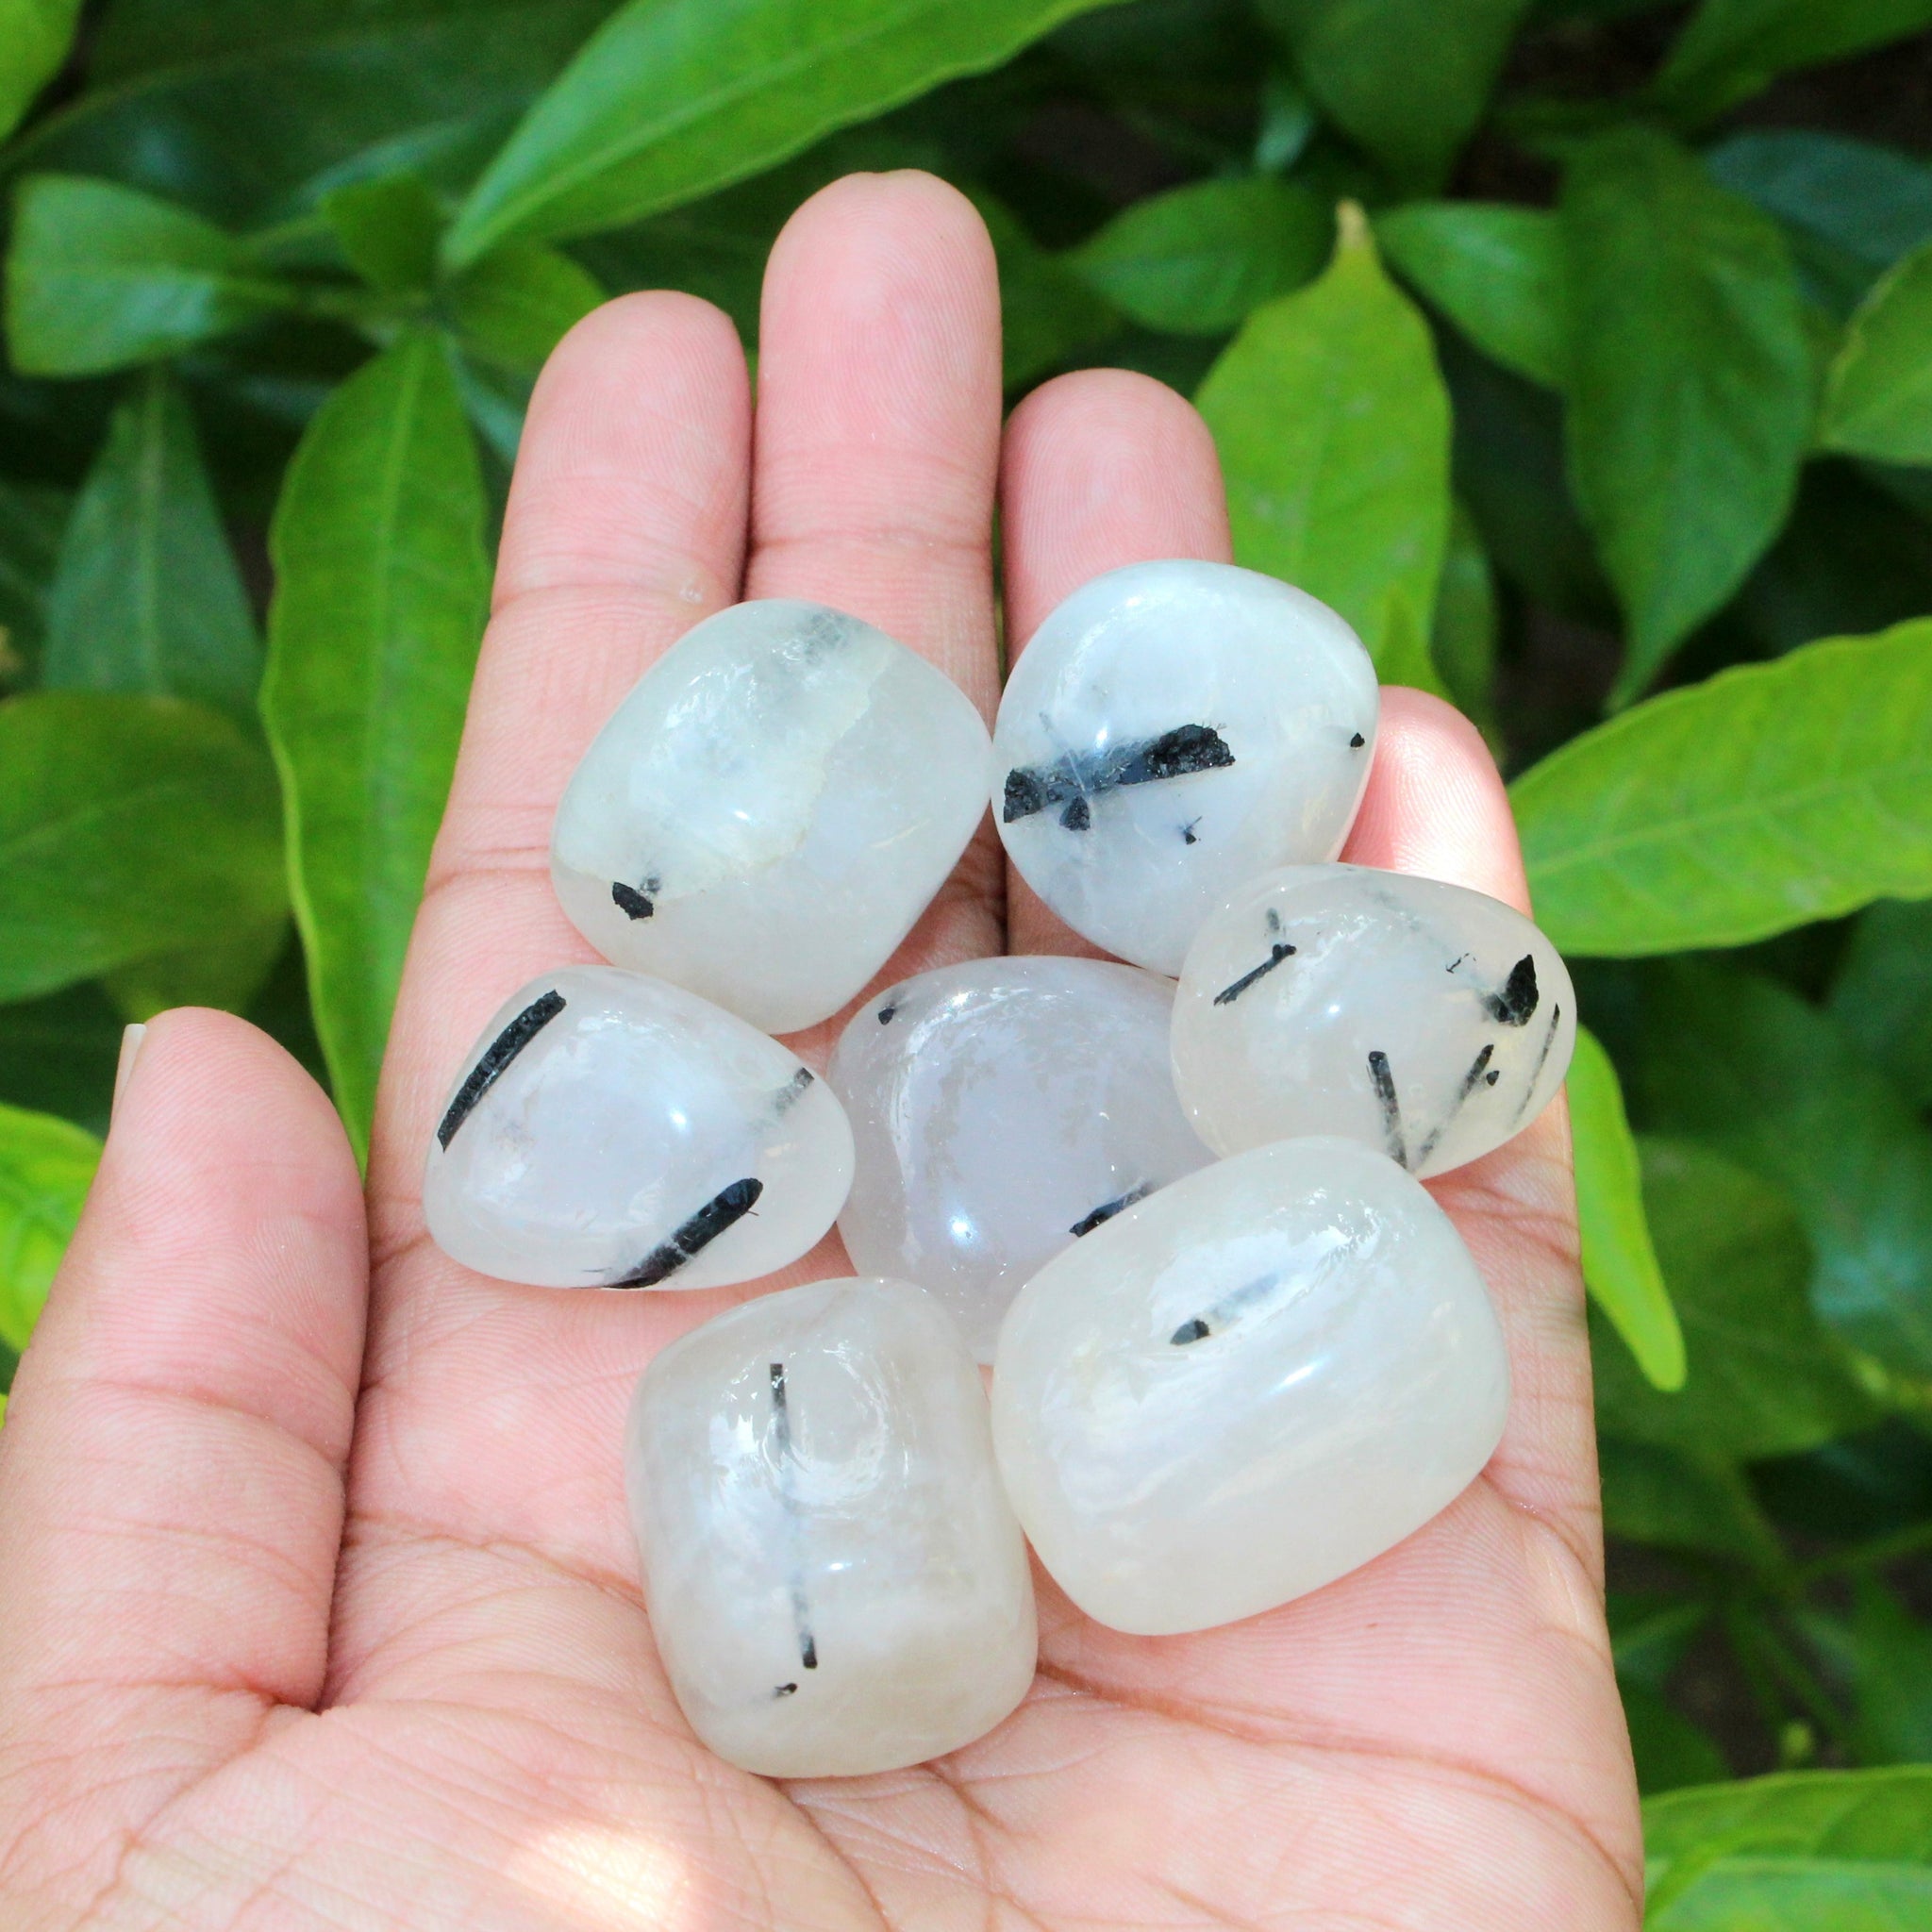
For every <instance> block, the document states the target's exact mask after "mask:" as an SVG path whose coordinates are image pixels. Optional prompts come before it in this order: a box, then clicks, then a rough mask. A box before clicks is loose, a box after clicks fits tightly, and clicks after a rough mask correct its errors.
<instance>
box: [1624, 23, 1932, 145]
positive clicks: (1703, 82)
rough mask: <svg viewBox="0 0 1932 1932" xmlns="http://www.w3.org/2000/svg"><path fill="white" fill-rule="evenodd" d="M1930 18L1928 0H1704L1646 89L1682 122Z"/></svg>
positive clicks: (1711, 112) (1718, 110) (1902, 33)
mask: <svg viewBox="0 0 1932 1932" xmlns="http://www.w3.org/2000/svg"><path fill="white" fill-rule="evenodd" d="M1928 23H1932V0H1829V4H1827V5H1820V4H1819V0H1704V4H1703V5H1702V6H1701V7H1699V8H1698V9H1697V11H1696V12H1695V13H1694V14H1692V15H1691V21H1690V24H1689V25H1687V26H1686V27H1685V28H1684V31H1683V32H1682V33H1681V34H1679V35H1678V37H1677V39H1676V42H1675V43H1674V45H1673V46H1672V48H1671V52H1670V58H1668V59H1667V60H1666V61H1665V62H1664V64H1663V67H1662V69H1661V70H1660V71H1659V72H1658V75H1657V80H1656V83H1655V85H1654V87H1653V90H1652V92H1654V93H1655V95H1656V96H1657V99H1658V100H1659V101H1661V102H1662V103H1663V104H1665V105H1666V106H1668V107H1669V108H1671V109H1672V110H1673V111H1674V113H1676V114H1678V115H1680V116H1682V117H1684V118H1685V119H1688V120H1693V121H1703V120H1708V119H1709V118H1710V117H1711V116H1712V115H1714V114H1721V113H1723V112H1724V109H1725V108H1732V107H1736V106H1737V104H1738V103H1739V102H1740V101H1743V100H1748V99H1749V98H1750V97H1751V96H1752V95H1753V94H1755V93H1758V92H1761V91H1762V90H1763V89H1765V88H1767V87H1769V86H1770V85H1771V83H1772V82H1773V81H1774V80H1775V79H1776V78H1777V76H1778V75H1780V74H1785V73H1789V72H1790V70H1791V69H1792V68H1796V67H1815V66H1817V65H1819V64H1820V63H1822V62H1824V61H1826V60H1841V59H1843V58H1845V57H1846V56H1847V55H1850V54H1860V53H1863V52H1864V50H1865V49H1866V48H1867V47H1877V46H1883V45H1884V43H1885V42H1887V41H1895V40H1898V39H1901V38H1902V37H1903V36H1905V35H1907V34H1911V33H1916V32H1918V30H1919V29H1920V28H1921V27H1922V26H1924V25H1927V24H1928Z"/></svg>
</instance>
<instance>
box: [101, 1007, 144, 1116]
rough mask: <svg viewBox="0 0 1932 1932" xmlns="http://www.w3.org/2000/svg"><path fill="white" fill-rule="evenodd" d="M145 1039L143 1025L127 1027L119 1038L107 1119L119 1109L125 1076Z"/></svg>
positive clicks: (132, 1067)
mask: <svg viewBox="0 0 1932 1932" xmlns="http://www.w3.org/2000/svg"><path fill="white" fill-rule="evenodd" d="M146 1038H147V1027H146V1025H145V1024H139V1023H138V1024H135V1025H132V1026H129V1027H128V1028H127V1029H126V1030H125V1032H124V1033H123V1034H122V1036H121V1058H120V1060H119V1062H118V1063H117V1064H116V1066H115V1068H114V1105H113V1108H111V1109H110V1111H109V1119H111V1118H112V1116H113V1114H114V1113H118V1112H119V1111H120V1108H121V1096H122V1094H123V1093H124V1092H125V1091H126V1090H127V1076H128V1074H131V1073H133V1071H134V1058H135V1056H136V1055H137V1054H138V1053H140V1051H141V1042H142V1041H143V1040H145V1039H146Z"/></svg>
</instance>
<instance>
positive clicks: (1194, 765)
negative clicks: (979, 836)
mask: <svg viewBox="0 0 1932 1932" xmlns="http://www.w3.org/2000/svg"><path fill="white" fill-rule="evenodd" d="M1233 763H1234V753H1233V752H1232V751H1230V750H1229V749H1228V745H1227V741H1226V740H1225V739H1224V738H1223V737H1222V735H1221V733H1220V732H1218V731H1217V730H1215V728H1214V727H1213V726H1212V725H1211V724H1176V725H1175V726H1174V729H1173V730H1172V731H1163V732H1162V733H1161V734H1160V735H1159V737H1158V738H1143V739H1140V740H1137V741H1134V742H1131V743H1128V744H1118V745H1113V746H1110V747H1109V748H1108V750H1106V751H1083V752H1068V753H1066V754H1065V755H1064V756H1062V757H1060V758H1055V759H1054V760H1053V762H1052V763H1051V764H1045V765H1015V766H1014V767H1013V769H1012V770H1011V771H1010V772H1008V774H1007V793H1006V804H1005V807H1004V809H1003V811H1002V814H1001V815H1002V817H1003V818H1004V819H1005V821H1006V823H1007V824H1009V825H1010V824H1012V823H1013V821H1014V820H1015V819H1024V818H1031V817H1032V816H1033V814H1034V813H1035V812H1037V811H1046V810H1048V809H1050V808H1052V807H1054V806H1060V807H1062V808H1063V809H1062V811H1061V812H1060V824H1062V825H1064V826H1065V827H1066V828H1067V830H1068V831H1070V832H1084V831H1086V830H1087V829H1088V828H1089V827H1090V826H1091V824H1092V823H1093V808H1092V803H1091V801H1092V800H1094V799H1095V798H1098V797H1099V796H1100V795H1101V793H1103V792H1106V791H1115V790H1117V789H1118V788H1119V787H1121V786H1123V785H1152V784H1157V783H1158V781H1159V780H1161V779H1162V778H1185V777H1189V776H1191V774H1193V773H1195V772H1216V771H1220V770H1222V769H1223V768H1224V767H1225V766H1228V765H1231V764H1233Z"/></svg>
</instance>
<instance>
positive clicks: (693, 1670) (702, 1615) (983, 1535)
mask: <svg viewBox="0 0 1932 1932" xmlns="http://www.w3.org/2000/svg"><path fill="white" fill-rule="evenodd" d="M625 1476H626V1486H627V1488H628V1490H629V1492H630V1507H631V1520H632V1522H633V1524H635V1525H636V1529H637V1537H638V1547H639V1550H640V1552H641V1555H642V1557H643V1573H644V1595H645V1599H646V1601H647V1603H648V1604H649V1607H650V1612H651V1628H652V1632H653V1634H654V1635H655V1636H656V1638H657V1640H658V1655H659V1656H661V1657H663V1659H664V1668H665V1670H666V1672H667V1673H668V1674H669V1675H670V1678H671V1688H672V1690H673V1691H675V1693H676V1696H677V1701H678V1703H679V1705H680V1706H682V1707H683V1709H684V1714H685V1716H686V1717H687V1718H689V1719H690V1720H691V1728H692V1729H693V1730H694V1731H696V1733H697V1734H698V1736H699V1737H700V1738H702V1739H703V1740H704V1741H705V1742H706V1743H707V1744H708V1745H709V1746H710V1748H711V1749H712V1750H713V1751H715V1752H716V1753H717V1754H718V1756H719V1757H723V1758H724V1759H726V1760H727V1761H728V1762H730V1763H732V1764H736V1765H738V1766H740V1767H741V1769H743V1770H745V1771H757V1772H762V1773H764V1774H765V1775H766V1776H768V1777H831V1776H840V1775H844V1776H852V1775H857V1774H860V1773H863V1772H872V1771H891V1770H893V1769H895V1768H897V1767H898V1766H900V1765H907V1764H919V1763H923V1762H924V1760H925V1759H927V1758H929V1757H941V1756H943V1755H944V1754H945V1753H946V1752H948V1751H957V1750H958V1748H959V1747H960V1746H961V1745H962V1744H970V1743H971V1742H972V1741H973V1740H974V1739H975V1738H977V1737H980V1736H983V1735H984V1734H985V1733H986V1732H987V1731H990V1730H991V1728H992V1727H993V1725H995V1724H998V1723H999V1722H1000V1720H1001V1719H1002V1718H1004V1717H1005V1716H1006V1715H1007V1713H1008V1711H1010V1710H1011V1709H1012V1708H1013V1707H1014V1706H1015V1705H1016V1704H1018V1703H1019V1701H1020V1700H1021V1698H1023V1697H1024V1695H1025V1694H1026V1690H1027V1686H1028V1685H1030V1684H1031V1683H1032V1681H1033V1658H1034V1648H1035V1643H1036V1628H1035V1623H1034V1614H1033V1583H1032V1578H1031V1575H1030V1574H1029V1573H1028V1570H1027V1564H1026V1547H1025V1544H1024V1541H1022V1539H1021V1535H1020V1525H1019V1524H1017V1523H1016V1522H1015V1521H1014V1520H1013V1512H1012V1508H1011V1507H1010V1506H1009V1505H1008V1502H1007V1499H1006V1496H1005V1494H1004V1493H1003V1492H1002V1491H1001V1489H1000V1484H999V1476H998V1474H997V1472H996V1471H995V1469H994V1467H993V1459H992V1443H991V1438H990V1436H989V1433H988V1429H987V1413H986V1396H985V1394H984V1392H983V1391H982V1389H981V1386H980V1378H979V1371H978V1370H977V1369H976V1368H975V1367H974V1364H973V1358H972V1357H971V1356H969V1355H968V1354H967V1352H966V1349H965V1347H964V1345H963V1344H962V1343H961V1341H960V1340H959V1336H958V1330H957V1329H956V1328H955V1327H954V1326H953V1324H952V1323H951V1322H950V1321H949V1320H948V1319H947V1317H946V1315H945V1314H944V1312H943V1311H942V1310H941V1308H940V1307H939V1305H938V1304H937V1303H936V1302H934V1301H933V1300H932V1299H931V1298H930V1297H929V1296H928V1295H925V1294H924V1293H922V1292H921V1291H920V1290H918V1289H916V1288H914V1287H913V1286H912V1285H911V1284H910V1283H909V1282H905V1281H820V1282H814V1283H813V1284H812V1285H811V1286H810V1287H808V1288H794V1289H791V1290H789V1291H786V1292H785V1293H782V1294H772V1295H765V1296H763V1297H762V1298H760V1299H759V1300H757V1301H753V1302H748V1303H746V1304H745V1306H744V1307H741V1308H734V1309H733V1310H732V1311H731V1312H730V1313H729V1314H726V1315H720V1316H719V1317H718V1318H717V1319H716V1320H715V1321H712V1322H708V1323H706V1324H705V1325H704V1326H703V1327H702V1328H698V1329H695V1330H694V1331H693V1332H692V1333H691V1334H690V1335H687V1336H686V1337H684V1339H683V1340H682V1341H675V1342H673V1343H672V1345H671V1346H670V1347H669V1348H667V1349H666V1350H664V1352H663V1353H662V1354H661V1355H659V1356H658V1358H657V1359H656V1360H655V1361H654V1362H653V1363H652V1364H651V1366H650V1368H649V1369H648V1370H646V1372H645V1374H644V1377H643V1380H642V1381H641V1383H639V1385H638V1392H637V1398H636V1400H635V1401H634V1402H633V1403H632V1405H631V1414H630V1428H629V1437H628V1441H627V1444H626V1448H625Z"/></svg>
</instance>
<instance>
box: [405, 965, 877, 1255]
mask: <svg viewBox="0 0 1932 1932" xmlns="http://www.w3.org/2000/svg"><path fill="white" fill-rule="evenodd" d="M851 1181H852V1130H851V1128H850V1127H849V1126H847V1125H846V1124H845V1112H844V1109H843V1108H841V1106H840V1105H839V1103H838V1101H837V1100H836V1099H835V1098H834V1097H833V1095H832V1092H831V1091H830V1090H829V1089H828V1088H827V1087H826V1086H825V1084H824V1081H822V1080H819V1079H817V1078H815V1077H814V1075H813V1074H811V1073H810V1071H809V1070H808V1068H807V1067H806V1066H805V1065H804V1064H803V1063H802V1062H801V1061H800V1060H799V1059H798V1058H796V1057H795V1056H794V1055H792V1054H791V1053H788V1052H787V1051H786V1050H785V1048H783V1047H782V1046H780V1045H779V1044H778V1043H777V1041H774V1040H768V1039H766V1038H765V1036H764V1035H763V1034H762V1033H759V1032H758V1031H757V1030H756V1029H755V1028H753V1027H750V1026H747V1025H746V1024H745V1023H744V1022H743V1021H742V1020H740V1019H737V1018H736V1017H734V1016H733V1015H732V1014H730V1013H727V1012H725V1011H724V1008H721V1007H714V1006H712V1005H711V1004H710V1003H709V1001H708V1000H701V999H699V998H698V996H697V995H696V994H695V993H691V992H686V991H684V990H683V989H682V988H681V987H675V986H667V985H665V984H664V982H663V981H662V980H658V979H646V978H644V977H643V976H642V975H641V974H636V973H624V972H620V971H619V970H618V969H616V968H615V967H610V966H568V967H564V968H562V969H561V970H560V971H558V972H556V973H548V974H544V975H543V977H542V978H541V979H533V980H532V981H531V982H530V983H529V985H528V986H526V987H525V988H524V989H523V990H522V991H520V992H518V993H517V994H516V995H515V996H514V997H513V998H511V999H510V1000H508V1002H507V1003H506V1004H505V1005H504V1006H503V1007H502V1008H501V1009H500V1010H499V1011H498V1013H497V1015H496V1017H495V1018H494V1019H493V1020H491V1023H490V1024H489V1026H488V1028H487V1029H486V1030H485V1032H484V1034H483V1037H482V1039H481V1040H480V1041H478V1042H477V1045H476V1047H475V1051H474V1052H472V1054H471V1055H470V1058H469V1059H468V1061H467V1062H466V1064H465V1066H464V1069H463V1071H462V1073H461V1074H459V1075H458V1079H457V1081H456V1084H455V1087H454V1089H453V1090H452V1093H451V1097H450V1100H449V1104H448V1106H447V1108H445V1110H444V1112H443V1115H442V1118H441V1122H440V1124H438V1127H437V1130H436V1135H435V1138H434V1140H433V1141H431V1143H430V1148H429V1162H428V1167H427V1169H426V1171H425V1174H424V1179H423V1212H424V1215H425V1219H426V1220H427V1221H428V1224H429V1232H430V1234H431V1235H432V1236H434V1238H435V1240H436V1243H437V1245H438V1246H439V1247H441V1249H442V1251H443V1252H444V1253H445V1254H447V1255H450V1256H452V1257H455V1258H456V1259H457V1260H458V1261H461V1262H464V1263H465V1264H466V1265H468V1266H469V1267H472V1268H476V1269H480V1270H481V1271H482V1272H483V1273H484V1274H494V1275H499V1276H501V1277H502V1278H503V1279H505V1280H507V1281H525V1282H531V1283H534V1284H536V1285H538V1286H540V1287H549V1288H716V1287H719V1286H721V1285H722V1284H724V1283H725V1282H730V1281H749V1280H752V1279H754V1278H755V1277H756V1276H758V1275H760V1274H770V1273H771V1272H772V1270H773V1269H774V1268H782V1267H784V1266H785V1264H786V1263H787V1262H788V1261H795V1260H796V1259H797V1258H798V1257H799V1256H801V1255H803V1254H804V1253H805V1252H806V1251H807V1250H808V1248H810V1247H811V1246H812V1245H813V1244H814V1243H815V1242H816V1241H818V1240H819V1238H820V1237H821V1236H822V1235H823V1234H824V1232H825V1230H826V1229H827V1228H829V1227H830V1226H831V1224H832V1222H833V1219H834V1217H835V1216H836V1215H837V1214H838V1212H839V1209H840V1207H841V1205H842V1204H843V1202H844V1199H845V1191H846V1189H847V1188H848V1187H849V1186H850V1185H851Z"/></svg>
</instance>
